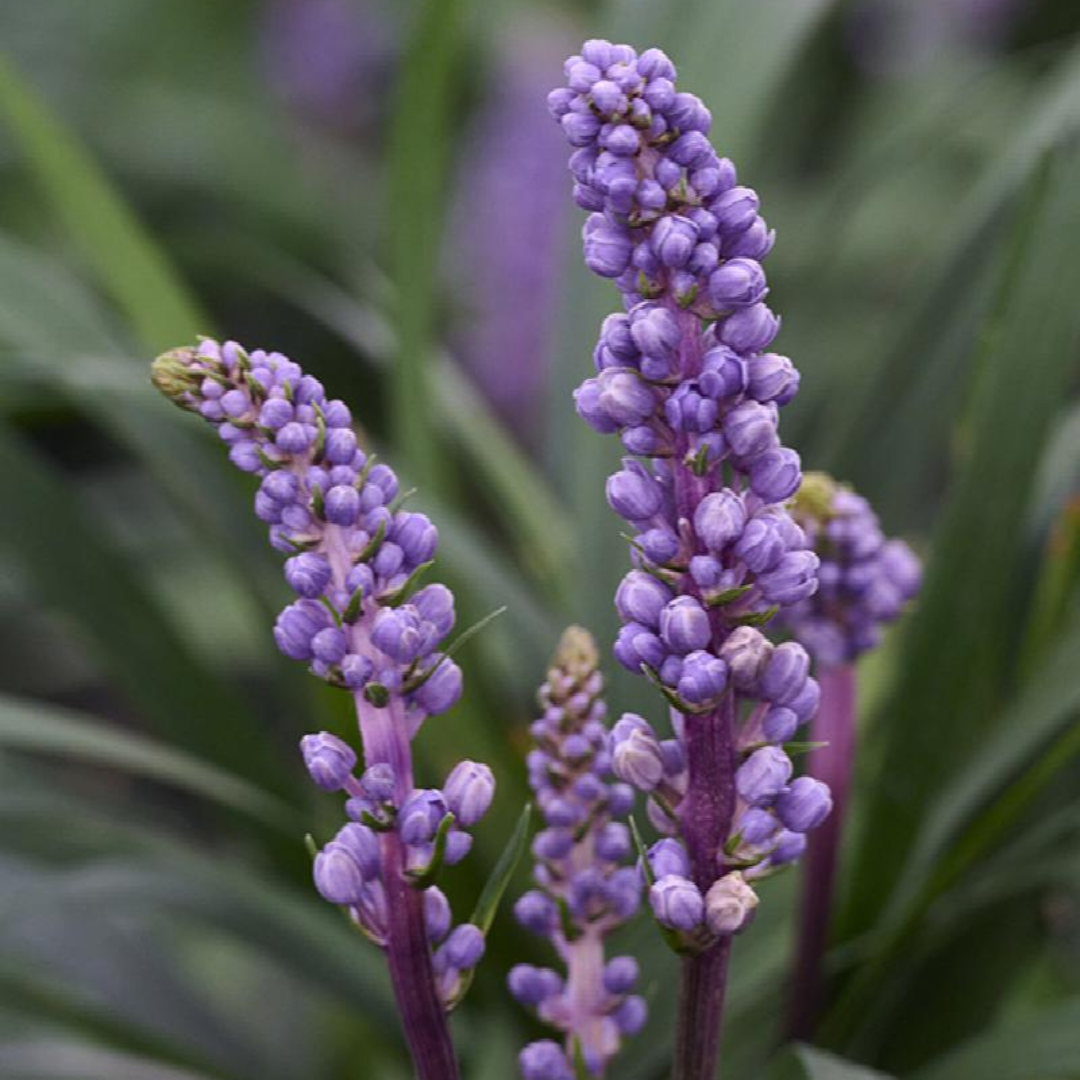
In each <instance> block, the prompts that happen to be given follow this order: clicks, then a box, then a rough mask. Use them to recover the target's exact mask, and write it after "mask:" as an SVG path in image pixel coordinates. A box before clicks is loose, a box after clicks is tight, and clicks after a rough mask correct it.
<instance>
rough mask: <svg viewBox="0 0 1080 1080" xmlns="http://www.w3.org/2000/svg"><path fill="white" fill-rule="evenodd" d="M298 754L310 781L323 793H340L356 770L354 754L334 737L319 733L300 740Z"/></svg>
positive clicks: (323, 732) (322, 732) (326, 732)
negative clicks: (301, 755) (302, 758)
mask: <svg viewBox="0 0 1080 1080" xmlns="http://www.w3.org/2000/svg"><path fill="white" fill-rule="evenodd" d="M300 753H301V754H303V756H304V766H305V767H306V768H307V771H308V772H309V773H310V774H311V779H312V780H314V781H315V783H316V784H318V786H319V787H321V788H322V789H323V791H340V790H341V789H342V788H343V787H344V786H345V783H346V781H348V780H349V779H350V777H351V776H352V772H353V769H355V768H356V752H355V751H354V750H353V748H352V747H351V746H349V745H348V744H347V743H345V742H343V741H342V740H341V739H339V738H338V737H337V736H336V735H331V734H330V733H329V732H328V731H320V732H319V733H318V734H317V735H305V736H304V737H303V738H302V739H301V740H300Z"/></svg>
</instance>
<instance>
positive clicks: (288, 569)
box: [153, 340, 494, 1078]
mask: <svg viewBox="0 0 1080 1080" xmlns="http://www.w3.org/2000/svg"><path fill="white" fill-rule="evenodd" d="M153 379H154V383H155V385H156V386H157V387H158V389H159V390H161V391H162V392H163V393H164V394H166V396H168V397H169V398H171V399H172V401H174V402H175V403H176V404H177V405H179V406H180V407H182V408H184V409H187V410H188V411H191V412H196V413H198V414H199V415H201V416H202V417H203V418H204V419H206V420H208V421H210V423H212V424H213V425H214V426H215V428H217V431H218V434H219V435H220V437H221V439H222V440H223V441H224V442H225V443H226V445H227V446H228V447H229V457H230V459H231V460H232V461H233V463H234V464H235V465H237V466H238V467H239V468H240V469H242V470H243V471H245V472H250V473H253V474H254V475H255V476H257V477H258V478H259V480H260V485H259V490H258V493H257V494H256V496H255V512H256V514H258V516H259V517H260V518H261V519H262V520H263V521H265V522H266V523H267V524H268V525H269V527H270V529H269V531H270V542H271V544H272V545H273V546H274V547H275V548H277V549H278V550H279V551H281V552H283V553H284V554H286V555H288V559H287V561H286V563H285V579H286V581H287V582H288V584H289V586H290V587H291V588H292V589H293V591H294V592H295V593H296V594H297V596H298V599H297V600H295V601H294V602H293V603H291V604H289V605H288V606H287V607H286V608H285V609H284V610H283V611H282V612H281V615H280V616H279V617H278V620H277V624H276V626H275V627H274V639H275V641H276V642H277V644H278V647H279V648H280V649H281V651H282V652H283V653H285V655H286V656H289V657H291V658H293V659H297V660H302V661H305V662H306V663H307V664H308V665H309V667H310V670H311V671H312V673H313V674H315V675H317V676H318V677H319V678H321V679H324V680H326V681H327V682H329V683H330V684H331V685H333V686H337V687H341V688H343V689H346V690H348V691H349V692H350V693H351V694H352V696H353V699H354V701H355V704H356V709H357V714H358V718H359V728H360V736H361V742H362V744H363V750H364V764H365V768H364V770H363V771H362V772H361V774H360V775H359V776H357V775H356V767H357V762H358V758H357V754H356V752H355V751H354V750H353V749H352V748H351V747H350V746H349V745H348V744H347V743H345V742H344V741H343V740H341V739H340V738H338V737H336V736H334V735H331V734H329V733H327V732H320V733H318V734H313V735H306V736H304V738H303V739H302V740H301V744H300V746H301V752H302V754H303V757H304V763H305V765H306V766H307V768H308V771H309V772H310V774H311V777H312V779H313V780H314V782H315V783H316V784H317V785H318V786H319V787H321V788H323V789H324V790H328V791H342V792H343V793H344V794H345V795H346V797H347V802H346V803H345V810H346V813H347V814H348V816H349V818H350V819H351V821H350V822H349V823H348V824H346V825H344V826H343V828H342V829H341V830H340V831H339V832H338V834H337V836H336V837H335V838H334V839H333V840H332V841H330V843H328V844H327V845H326V846H325V847H324V848H323V849H322V851H320V852H319V853H318V855H317V856H316V858H315V864H314V877H315V885H316V888H317V889H318V890H319V892H320V893H321V894H322V895H323V897H324V898H325V899H326V900H328V901H329V902H330V903H333V904H338V905H341V906H343V907H345V908H346V909H347V910H348V912H349V915H350V917H351V918H352V919H353V921H354V922H355V923H356V925H357V926H358V927H359V928H360V929H361V930H362V931H363V932H364V933H365V934H366V935H367V936H368V937H369V938H370V939H371V940H372V941H374V942H375V943H376V944H378V945H379V946H381V947H382V948H384V949H385V950H386V953H387V959H388V962H389V964H390V972H391V978H392V981H393V983H394V988H395V992H396V994H397V1000H398V1006H399V1009H400V1011H401V1014H402V1018H403V1021H404V1024H405V1029H406V1034H407V1037H408V1038H409V1041H410V1046H411V1049H412V1051H413V1054H414V1057H415V1059H416V1065H417V1070H418V1072H419V1074H420V1075H421V1076H423V1077H436V1076H437V1077H439V1078H443V1077H454V1076H457V1066H456V1063H455V1061H454V1057H453V1049H452V1047H451V1045H450V1040H449V1035H448V1032H447V1028H446V1023H445V1018H444V1011H445V1009H447V1008H448V1007H449V1006H450V1005H452V1004H453V1003H454V1002H455V1001H456V1000H457V998H458V996H459V994H460V992H461V991H462V989H463V986H464V984H465V975H466V973H467V972H468V971H469V970H471V969H472V968H473V967H474V966H475V965H476V963H478V961H479V960H480V957H481V955H482V954H483V947H484V941H483V935H482V934H481V933H480V931H479V930H478V929H477V928H476V927H475V926H470V925H469V924H463V925H461V926H458V927H457V928H455V929H453V930H451V929H450V916H449V908H448V906H447V905H446V900H445V897H443V896H442V894H441V893H440V892H439V891H438V889H437V888H435V887H434V884H433V881H434V878H435V876H436V874H437V872H438V870H439V868H440V866H441V865H442V864H443V863H454V862H456V861H458V860H459V859H461V858H462V857H464V855H465V854H466V853H467V851H468V849H469V846H470V844H471V837H470V836H469V834H468V833H467V832H465V831H464V829H465V828H467V827H471V826H472V825H474V824H476V822H477V821H478V820H479V819H480V818H481V817H482V815H483V814H484V812H485V811H486V810H487V808H488V806H489V805H490V803H491V800H492V796H493V793H494V778H493V777H492V775H491V771H490V769H488V768H487V766H486V765H480V764H477V763H475V762H463V763H462V764H460V765H458V766H457V767H456V768H455V769H454V770H453V771H452V772H451V774H450V776H449V778H448V780H447V782H446V785H445V790H442V791H440V790H436V789H418V788H415V787H414V780H413V767H412V755H411V749H410V742H411V740H412V738H413V737H414V736H415V735H416V733H417V732H418V731H419V729H420V727H421V725H422V724H423V722H424V720H425V719H426V718H427V717H428V716H430V715H434V714H437V713H442V712H445V711H447V710H448V709H449V708H451V706H453V705H454V703H455V702H456V701H457V699H458V697H459V696H460V693H461V672H460V670H459V669H458V667H457V665H456V664H455V663H454V662H453V661H452V660H451V659H449V657H447V656H446V654H445V652H444V651H443V649H442V645H443V642H444V640H445V638H446V635H447V634H448V633H449V632H450V630H451V629H452V627H453V625H454V601H453V596H452V595H451V593H450V591H449V590H448V589H447V588H445V586H442V585H427V586H425V587H423V588H421V589H419V590H418V591H414V590H415V589H416V586H417V584H418V580H419V578H420V577H421V576H422V575H423V573H424V571H425V570H426V569H427V568H428V567H429V566H430V565H431V560H432V557H433V556H434V553H435V547H436V544H437V541H438V534H437V532H436V529H435V527H434V526H433V525H432V524H431V522H430V521H429V520H428V519H427V518H426V517H425V516H424V515H423V514H418V513H411V512H408V511H405V510H402V509H400V508H399V507H398V505H397V503H396V501H395V500H396V497H397V495H398V481H397V477H396V476H395V475H394V473H393V472H392V471H391V469H389V468H388V467H387V466H386V465H381V464H375V461H374V458H372V457H369V456H368V455H366V454H365V453H364V451H363V450H362V449H360V447H359V446H358V445H357V440H356V436H355V434H354V433H353V430H352V426H351V424H352V417H351V415H350V413H349V409H348V407H347V406H346V405H345V404H344V403H343V402H341V401H337V400H330V399H327V397H326V395H325V393H324V392H323V388H322V386H321V385H320V384H319V382H318V381H317V380H316V379H314V378H312V377H311V376H310V375H305V374H304V373H303V372H302V371H301V369H300V367H299V366H298V365H297V364H295V363H293V362H292V361H291V360H289V359H287V358H286V357H284V356H282V355H281V354H280V353H273V352H271V353H267V352H264V351H263V350H261V349H259V350H255V351H254V352H252V353H250V354H248V353H247V352H245V351H244V350H243V349H242V348H241V347H240V346H239V345H237V344H236V343H235V342H226V343H225V344H223V345H219V344H218V343H217V342H215V341H210V340H204V341H203V342H202V343H201V344H200V345H198V346H197V347H195V348H184V349H177V350H175V351H173V352H170V353H166V354H164V355H163V356H161V357H159V358H158V359H157V360H156V361H155V362H154V366H153Z"/></svg>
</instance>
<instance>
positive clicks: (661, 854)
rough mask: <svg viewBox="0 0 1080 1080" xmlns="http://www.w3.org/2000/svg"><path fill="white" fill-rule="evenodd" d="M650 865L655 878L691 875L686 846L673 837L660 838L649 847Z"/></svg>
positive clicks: (686, 876)
mask: <svg viewBox="0 0 1080 1080" xmlns="http://www.w3.org/2000/svg"><path fill="white" fill-rule="evenodd" d="M649 866H650V867H651V868H652V872H653V877H654V878H664V877H668V876H675V877H684V878H688V877H689V876H690V857H689V856H688V855H687V854H686V848H684V847H683V846H682V844H681V843H680V842H679V841H678V840H675V839H672V838H671V837H668V838H666V839H664V840H658V841H657V842H656V843H655V844H653V846H652V847H651V848H649Z"/></svg>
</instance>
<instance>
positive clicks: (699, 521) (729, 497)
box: [694, 488, 746, 554]
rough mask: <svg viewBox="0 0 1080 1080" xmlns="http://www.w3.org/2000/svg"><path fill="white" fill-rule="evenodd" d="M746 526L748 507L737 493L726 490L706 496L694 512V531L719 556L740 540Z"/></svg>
mask: <svg viewBox="0 0 1080 1080" xmlns="http://www.w3.org/2000/svg"><path fill="white" fill-rule="evenodd" d="M745 525H746V507H745V506H744V505H743V501H742V499H740V498H739V496H738V495H736V494H735V492H733V491H731V490H729V489H727V488H725V489H724V490H723V491H714V492H712V493H710V494H709V495H706V496H705V498H704V499H702V500H701V502H700V503H698V506H697V509H696V510H695V511H694V531H695V532H696V533H697V534H698V537H699V538H700V539H701V542H702V543H703V544H704V545H705V546H706V547H707V548H708V549H709V550H710V551H713V552H716V553H717V554H719V553H720V552H722V551H723V549H724V548H725V547H726V546H727V545H728V544H730V543H731V542H732V541H733V540H736V539H738V537H739V536H740V535H741V533H742V531H743V528H744V526H745Z"/></svg>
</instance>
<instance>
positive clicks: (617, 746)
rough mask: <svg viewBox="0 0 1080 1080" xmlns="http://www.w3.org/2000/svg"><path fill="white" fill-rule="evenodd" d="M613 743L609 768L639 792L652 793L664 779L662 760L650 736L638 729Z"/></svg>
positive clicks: (655, 742) (658, 749) (655, 743)
mask: <svg viewBox="0 0 1080 1080" xmlns="http://www.w3.org/2000/svg"><path fill="white" fill-rule="evenodd" d="M613 741H614V745H613V747H612V752H611V768H612V771H613V772H614V773H615V775H616V776H617V777H618V778H619V779H620V780H624V781H625V782H626V783H628V784H631V785H633V786H634V787H635V788H637V789H638V790H639V791H652V789H653V788H655V787H656V786H657V784H659V783H660V781H661V780H663V779H664V759H663V756H662V755H661V753H660V747H659V745H658V743H657V741H656V739H655V738H654V737H653V736H652V735H651V734H649V733H648V732H646V731H642V730H641V729H640V728H638V729H635V730H633V731H632V732H630V734H629V736H628V737H626V738H624V739H619V740H613Z"/></svg>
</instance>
